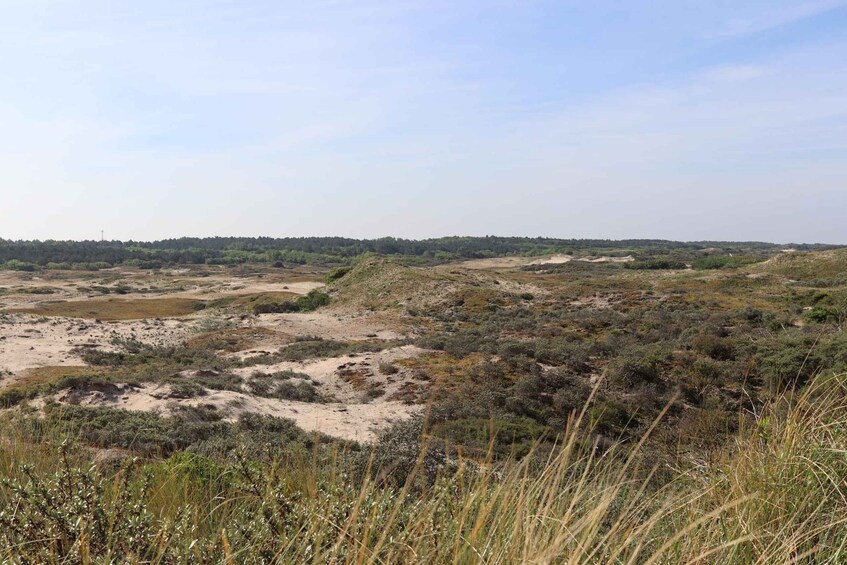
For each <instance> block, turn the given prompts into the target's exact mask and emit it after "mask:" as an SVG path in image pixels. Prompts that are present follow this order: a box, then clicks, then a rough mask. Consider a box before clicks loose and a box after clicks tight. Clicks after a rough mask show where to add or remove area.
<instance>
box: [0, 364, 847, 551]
mask: <svg viewBox="0 0 847 565" xmlns="http://www.w3.org/2000/svg"><path fill="white" fill-rule="evenodd" d="M845 382H847V381H845V379H844V378H841V377H839V378H835V377H832V378H818V379H816V380H815V381H813V382H812V384H811V385H810V386H808V387H807V388H806V389H805V391H804V392H802V393H800V394H795V395H785V396H783V397H781V398H780V399H779V400H777V401H776V402H774V403H773V404H772V405H769V406H767V407H766V408H765V409H764V410H763V411H762V412H761V413H760V414H757V415H755V417H754V418H752V420H751V421H752V423H751V425H748V426H743V429H744V431H743V432H742V433H741V434H740V435H739V436H738V438H737V439H736V441H735V442H734V444H732V445H729V446H727V447H726V448H725V449H724V450H723V451H722V452H721V453H719V454H716V455H715V457H714V458H713V459H712V461H711V462H710V463H708V464H701V465H693V464H688V463H686V462H685V461H680V463H679V465H678V466H677V468H675V469H673V470H671V472H670V475H671V478H670V480H665V479H663V480H661V481H659V480H658V479H657V478H656V473H657V472H658V471H661V472H662V475H663V476H666V475H668V470H667V469H651V468H645V467H644V466H643V461H644V459H643V458H642V457H641V449H642V448H643V447H644V443H645V441H646V439H647V437H645V438H644V439H643V440H642V442H641V443H639V444H638V445H617V446H614V447H612V448H611V449H608V450H605V451H602V452H601V451H599V450H597V449H595V446H593V445H592V444H591V443H590V442H586V441H585V437H586V435H585V426H584V425H583V422H582V421H581V416H577V417H575V418H574V419H573V420H572V421H571V422H570V425H569V427H568V429H567V431H566V432H565V433H564V434H563V436H562V438H561V439H560V441H559V443H558V445H557V446H556V448H555V449H554V450H552V451H551V452H550V453H549V454H548V455H547V456H546V458H544V459H541V455H540V453H536V454H534V455H533V456H530V457H525V458H523V459H521V460H520V461H511V462H508V463H505V464H496V465H495V464H493V463H492V462H490V461H483V462H478V461H476V462H475V461H459V462H457V464H456V465H455V466H453V467H451V471H450V472H449V473H442V474H441V475H440V476H436V477H434V478H428V477H424V476H423V475H424V473H425V469H424V461H425V457H424V454H425V450H422V451H421V456H420V457H419V459H418V465H416V466H415V469H414V470H413V471H412V473H411V474H410V475H409V477H408V479H407V480H406V481H405V483H403V484H398V485H392V484H390V483H386V482H385V481H383V480H382V479H381V478H380V476H379V475H377V474H373V473H367V472H365V473H361V472H356V470H355V469H354V468H353V466H352V465H351V464H350V462H349V458H348V457H347V456H346V455H347V454H346V453H345V452H343V451H337V450H336V451H332V450H326V449H316V450H315V451H314V452H313V453H311V454H309V453H303V454H301V455H300V456H299V457H296V456H293V457H291V458H289V459H286V460H284V461H276V462H268V463H263V464H260V463H257V462H255V461H250V460H247V459H245V458H242V457H235V458H234V459H233V460H232V461H230V462H226V463H215V462H213V461H211V460H208V459H205V458H200V457H196V456H192V455H188V454H181V455H178V456H176V457H174V458H172V459H170V460H168V461H164V462H153V463H141V462H137V461H136V462H132V461H130V462H127V463H125V464H123V465H121V466H120V467H119V468H113V469H110V470H104V469H99V470H98V469H95V468H93V467H89V466H88V465H87V464H86V463H85V461H86V456H85V455H84V454H83V453H81V452H80V451H79V450H78V449H75V448H73V447H72V444H70V443H65V444H63V445H59V446H57V445H55V444H54V445H52V446H48V445H37V444H33V443H32V442H31V441H30V440H29V436H27V435H26V434H24V433H22V432H16V431H15V428H14V427H13V426H12V427H8V426H7V427H8V429H7V433H6V435H5V436H4V439H3V440H2V442H0V473H2V476H3V482H2V485H0V546H2V547H0V561H2V562H4V563H5V562H11V563H14V562H30V563H42V562H54V563H77V562H92V563H106V562H123V561H129V562H150V563H182V562H213V563H216V562H222V563H254V562H255V563H258V562H280V563H310V562H316V563H326V562H337V563H410V562H417V563H568V564H574V563H621V564H625V563H810V562H815V563H827V562H830V563H838V562H843V561H845V560H847V553H845V544H847V526H845V522H847V498H846V497H845V494H847V493H845V490H847V485H845V480H847V388H846V387H845ZM54 433H55V435H56V436H57V437H58V435H60V430H53V431H48V434H47V435H48V436H49V435H50V434H54Z"/></svg>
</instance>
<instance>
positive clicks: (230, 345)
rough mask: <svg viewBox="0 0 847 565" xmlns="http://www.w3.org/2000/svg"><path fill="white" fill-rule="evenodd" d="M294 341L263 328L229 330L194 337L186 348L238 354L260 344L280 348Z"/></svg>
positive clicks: (290, 337)
mask: <svg viewBox="0 0 847 565" xmlns="http://www.w3.org/2000/svg"><path fill="white" fill-rule="evenodd" d="M292 339H293V336H291V335H290V334H286V333H283V332H277V331H274V330H272V329H269V328H265V327H261V326H259V327H254V328H228V329H222V330H217V331H214V332H210V333H205V334H202V335H198V336H196V337H192V338H191V339H189V340H188V341H187V342H186V346H187V347H190V348H198V349H200V348H207V347H213V348H214V349H222V350H224V351H230V352H236V351H244V350H246V349H251V348H253V347H256V346H257V345H259V344H262V343H267V342H270V341H272V342H273V343H274V345H277V346H278V345H280V344H282V343H287V342H289V341H291V340H292Z"/></svg>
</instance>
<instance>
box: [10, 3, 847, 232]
mask: <svg viewBox="0 0 847 565" xmlns="http://www.w3.org/2000/svg"><path fill="white" fill-rule="evenodd" d="M0 10H2V17H0V81H2V88H0V182H2V185H0V186H2V189H1V190H2V195H3V198H2V202H0V237H3V238H12V239H18V238H26V239H30V238H38V239H46V238H56V239H60V238H62V239H63V238H73V239H84V238H95V237H98V236H99V233H100V229H103V230H105V232H106V235H107V237H112V238H115V239H124V240H126V239H136V240H138V239H159V238H165V237H178V236H181V235H201V236H202V235H271V236H287V235H347V236H352V237H378V236H384V235H394V236H403V237H415V238H421V237H434V236H440V235H453V234H462V235H485V234H497V235H527V236H536V235H544V236H554V237H608V238H626V237H651V238H653V237H657V238H669V239H684V240H699V239H722V240H724V239H734V240H769V241H777V242H791V241H793V242H832V243H847V0H844V1H842V0H810V1H783V0H771V1H767V2H765V1H758V2H746V1H725V0H713V1H709V2H705V1H698V2H695V1H690V0H675V1H656V2H640V1H635V0H630V1H603V0H600V1H595V2H545V1H534V0H526V1H521V2H518V1H490V2H465V1H462V0H455V1H452V2H440V1H429V2H416V1H408V2H406V1H398V2H371V1H370V0H360V1H346V0H335V1H324V2H283V1H265V0H263V1H258V0H252V1H251V0H242V1H229V0H226V1H224V0H206V1H193V0H184V1H179V0H170V1H162V0H148V1H146V2H113V1H112V2H106V1H101V0H85V1H82V0H49V1H48V0H5V1H4V2H3V6H2V8H0Z"/></svg>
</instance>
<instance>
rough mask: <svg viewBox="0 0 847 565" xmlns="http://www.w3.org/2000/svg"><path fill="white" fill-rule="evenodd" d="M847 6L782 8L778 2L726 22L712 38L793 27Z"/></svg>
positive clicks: (840, 2) (824, 3) (838, 0)
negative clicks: (802, 21)
mask: <svg viewBox="0 0 847 565" xmlns="http://www.w3.org/2000/svg"><path fill="white" fill-rule="evenodd" d="M845 6H847V2H845V1H844V0H815V1H805V2H799V3H793V5H789V6H780V5H779V4H778V3H776V2H774V3H773V4H772V5H768V4H767V3H766V4H765V9H764V10H762V11H761V12H760V13H756V14H752V15H750V16H748V17H737V18H732V19H730V20H728V21H726V23H725V24H724V25H723V27H722V28H720V29H718V30H716V31H714V32H712V33H711V34H710V36H712V37H739V36H745V35H753V34H756V33H761V32H765V31H769V30H772V29H776V28H779V27H783V26H787V25H791V24H793V23H796V22H798V21H801V20H805V19H807V18H812V17H815V16H819V15H821V14H824V13H826V12H830V11H832V10H837V9H839V8H844V7H845Z"/></svg>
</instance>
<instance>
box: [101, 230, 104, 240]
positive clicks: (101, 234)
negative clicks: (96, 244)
mask: <svg viewBox="0 0 847 565" xmlns="http://www.w3.org/2000/svg"><path fill="white" fill-rule="evenodd" d="M100 241H104V239H103V230H100Z"/></svg>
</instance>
